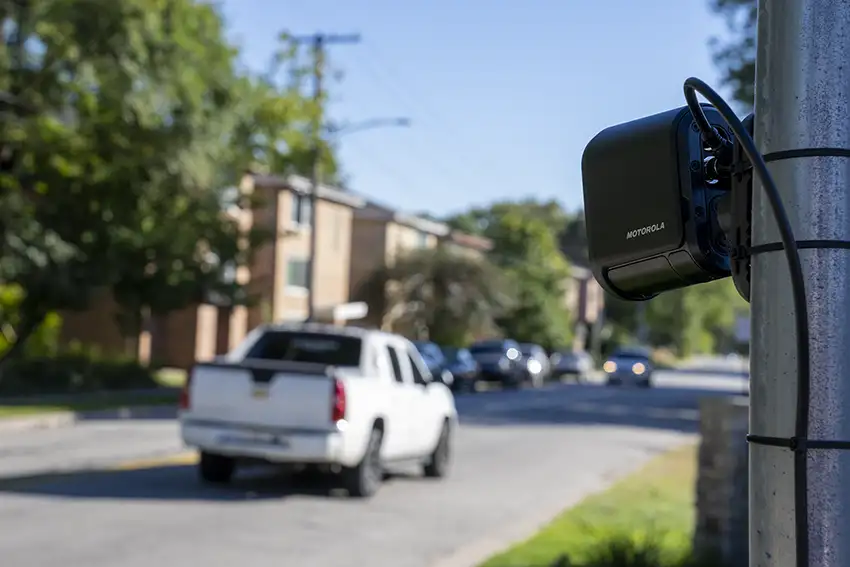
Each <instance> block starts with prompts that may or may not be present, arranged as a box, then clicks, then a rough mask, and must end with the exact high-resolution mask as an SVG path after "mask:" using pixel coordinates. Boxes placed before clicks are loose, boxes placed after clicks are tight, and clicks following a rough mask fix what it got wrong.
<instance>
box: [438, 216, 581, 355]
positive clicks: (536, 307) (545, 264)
mask: <svg viewBox="0 0 850 567" xmlns="http://www.w3.org/2000/svg"><path fill="white" fill-rule="evenodd" d="M569 220H570V217H569V215H568V214H567V213H565V212H564V211H563V209H562V208H561V206H560V205H559V204H558V203H557V202H555V201H549V202H544V203H541V202H538V201H535V200H533V199H526V200H524V201H520V202H515V203H514V202H509V201H503V202H499V203H495V204H493V205H492V206H490V207H489V208H477V209H473V210H471V211H468V212H467V213H464V214H462V215H457V216H455V217H453V218H450V219H448V221H447V222H448V223H449V224H450V225H451V226H453V227H455V228H458V229H460V230H465V231H467V232H472V233H475V234H480V235H482V236H485V237H487V238H489V239H491V240H492V241H493V252H492V253H491V255H490V256H491V258H492V261H493V262H494V263H495V264H496V265H497V266H499V267H500V268H501V269H502V270H503V271H504V272H505V273H506V275H507V276H508V277H509V278H510V279H511V281H513V289H514V292H515V293H516V297H515V300H516V301H515V305H514V307H513V308H512V309H510V310H508V311H507V312H506V313H505V314H504V315H503V316H502V317H500V318H499V320H498V322H499V326H500V327H501V329H502V330H503V332H504V333H505V334H506V335H507V336H510V337H511V338H513V339H516V340H519V341H522V342H531V343H537V344H540V345H542V346H543V347H545V348H547V349H554V348H557V347H562V346H564V345H566V344H568V343H569V342H570V338H571V335H572V321H571V315H570V313H569V311H568V308H567V305H566V303H565V285H567V283H568V279H569V264H568V262H567V260H566V258H565V257H564V256H563V254H562V253H561V250H560V247H559V242H558V239H557V235H559V234H560V233H561V232H563V230H564V229H565V227H566V226H567V224H568V221H569Z"/></svg>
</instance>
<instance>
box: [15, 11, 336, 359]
mask: <svg viewBox="0 0 850 567" xmlns="http://www.w3.org/2000/svg"><path fill="white" fill-rule="evenodd" d="M0 24H2V25H0V118H2V119H0V140H2V142H0V281H3V282H7V283H11V284H14V285H16V286H18V289H22V290H24V291H25V293H24V295H23V297H22V298H21V299H20V302H19V304H18V305H17V307H16V314H15V316H14V317H5V316H4V318H3V319H2V320H0V324H2V325H3V326H4V329H6V328H11V329H14V332H12V333H6V335H7V336H15V337H17V338H18V339H20V341H21V342H23V341H25V340H26V339H27V338H28V337H29V336H30V335H31V334H32V333H33V332H35V329H37V328H42V329H43V328H44V327H43V326H42V327H39V324H40V322H41V321H42V320H43V319H44V318H45V317H48V314H49V313H52V312H56V311H62V310H66V309H83V308H85V307H87V305H88V302H89V297H90V295H91V294H92V293H93V292H95V291H96V290H99V289H102V288H106V289H109V290H110V291H111V292H112V295H113V296H114V298H115V299H116V300H117V302H118V304H119V305H120V307H121V315H120V320H119V322H120V323H121V327H122V330H123V332H124V333H125V334H126V335H127V336H128V337H135V336H137V335H138V331H139V329H140V326H141V323H142V321H143V319H144V317H145V316H146V315H147V314H162V313H168V312H170V311H173V310H177V309H180V308H182V307H185V306H187V305H190V304H193V303H197V302H200V301H204V300H206V301H215V302H217V303H220V302H225V303H234V302H236V303H245V302H249V301H250V299H251V298H248V297H247V296H246V295H245V293H244V290H242V289H241V287H240V286H239V285H238V284H237V283H236V282H235V281H233V279H232V278H230V279H227V278H225V277H224V276H225V274H226V273H232V271H233V268H235V267H236V266H238V265H240V264H244V263H246V262H248V261H249V258H250V253H251V250H252V249H253V247H254V246H252V245H256V244H257V243H259V242H261V241H262V240H263V239H264V238H265V237H267V236H268V235H264V234H263V233H262V231H261V230H259V229H255V230H253V231H252V232H251V233H250V234H242V233H240V230H239V227H238V224H237V222H236V219H235V218H233V216H231V215H229V214H225V213H224V211H223V209H224V208H225V207H226V206H228V205H230V204H233V202H234V199H233V195H232V192H233V190H232V187H233V186H234V185H236V184H237V182H238V179H239V178H240V176H241V175H242V173H243V172H244V171H245V170H246V169H250V168H257V169H260V170H263V171H266V172H275V173H290V172H293V173H307V172H308V171H309V169H310V164H311V161H312V158H313V155H314V154H313V149H312V148H313V147H314V146H315V144H314V137H315V125H316V124H318V123H320V121H321V119H322V109H323V106H324V102H325V101H324V100H320V101H313V100H312V99H311V98H310V97H309V96H305V94H304V92H303V91H304V89H305V84H304V82H305V80H306V76H307V72H308V71H311V70H312V68H311V67H312V63H310V64H308V63H307V62H305V61H304V60H303V59H304V58H303V54H302V53H299V52H298V50H297V49H296V47H295V45H294V43H293V42H291V41H290V39H289V38H288V37H287V36H286V35H282V36H281V49H280V51H279V52H278V53H277V54H275V56H274V58H273V60H272V64H271V65H270V66H269V70H268V72H267V73H265V74H262V75H259V76H256V75H253V74H250V73H246V72H244V71H242V70H241V69H240V68H239V67H238V65H237V56H238V52H237V50H236V49H235V48H234V47H233V46H232V45H230V44H229V43H228V41H227V40H226V37H225V30H224V24H223V21H222V18H221V15H220V14H219V12H218V10H217V8H216V7H214V6H212V5H210V4H209V3H206V2H201V1H196V0H126V1H122V2H114V1H112V0H28V1H26V2H19V3H14V4H13V3H2V5H0ZM317 64H319V65H324V63H323V62H317ZM283 71H285V72H286V73H287V77H286V79H285V80H281V78H280V75H281V73H282V72H283ZM319 152H320V158H321V162H322V165H323V169H324V171H325V174H326V177H328V178H330V179H333V178H334V177H335V176H336V175H337V174H338V172H337V165H336V161H335V159H334V155H333V147H332V145H330V144H328V143H320V144H319ZM241 204H242V206H250V205H252V204H253V203H250V202H248V201H242V202H241ZM242 237H245V238H244V239H243V238H242ZM243 243H247V244H246V245H243ZM39 332H41V331H39ZM16 348H17V341H16V343H15V347H13V348H9V349H6V352H7V354H10V353H12V351H14V350H15V349H16Z"/></svg>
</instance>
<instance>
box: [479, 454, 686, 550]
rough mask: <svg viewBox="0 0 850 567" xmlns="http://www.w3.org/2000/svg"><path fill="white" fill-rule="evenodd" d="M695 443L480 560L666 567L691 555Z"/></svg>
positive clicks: (658, 459) (659, 458)
mask: <svg viewBox="0 0 850 567" xmlns="http://www.w3.org/2000/svg"><path fill="white" fill-rule="evenodd" d="M696 465H697V462H696V447H695V446H688V447H686V448H683V449H678V450H675V451H672V452H670V453H667V454H665V455H662V456H660V457H658V458H656V459H655V460H653V461H651V462H650V463H649V464H647V465H646V466H645V467H644V468H643V469H641V470H640V471H638V472H636V473H634V474H632V475H631V476H630V477H628V478H626V479H624V480H622V481H621V482H619V483H618V484H616V485H615V486H614V487H612V488H611V489H609V490H607V491H605V492H602V493H600V494H597V495H594V496H591V497H589V498H587V499H586V500H584V501H583V502H581V503H580V504H579V505H578V506H576V507H574V508H571V509H569V510H567V511H565V512H564V513H563V514H561V516H559V517H558V518H556V519H555V520H554V521H553V522H552V523H551V524H549V525H548V526H546V527H545V528H543V530H541V531H540V532H539V533H538V534H537V535H535V536H534V537H532V538H531V539H529V540H527V541H525V542H523V543H520V544H518V545H516V546H514V547H512V548H510V549H508V550H507V551H505V552H503V553H500V554H498V555H496V556H494V557H492V558H490V559H489V560H488V561H486V562H485V563H484V564H483V565H482V566H481V567H550V566H553V565H558V563H556V562H557V561H558V559H559V558H561V557H563V556H564V555H566V556H568V557H569V561H570V562H569V563H563V565H570V566H576V567H577V566H586V567H591V566H592V567H603V566H604V567H621V566H622V567H626V566H629V567H639V566H640V567H644V566H646V567H650V566H652V567H666V566H679V565H682V564H683V560H684V558H686V557H687V556H688V555H689V554H690V546H691V534H692V532H693V526H694V482H695V479H696Z"/></svg>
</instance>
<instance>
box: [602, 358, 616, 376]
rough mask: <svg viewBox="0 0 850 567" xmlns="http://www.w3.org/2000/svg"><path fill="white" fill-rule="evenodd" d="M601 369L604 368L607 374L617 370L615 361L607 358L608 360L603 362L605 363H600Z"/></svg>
mask: <svg viewBox="0 0 850 567" xmlns="http://www.w3.org/2000/svg"><path fill="white" fill-rule="evenodd" d="M602 370H604V371H605V372H607V373H608V374H611V373H612V372H616V371H617V363H616V362H614V361H613V360H608V361H606V362H605V364H603V365H602Z"/></svg>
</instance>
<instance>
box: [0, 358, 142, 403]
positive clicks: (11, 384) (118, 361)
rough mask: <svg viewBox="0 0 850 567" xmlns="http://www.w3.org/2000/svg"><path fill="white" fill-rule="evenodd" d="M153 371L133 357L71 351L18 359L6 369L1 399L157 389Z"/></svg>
mask: <svg viewBox="0 0 850 567" xmlns="http://www.w3.org/2000/svg"><path fill="white" fill-rule="evenodd" d="M156 387H158V384H157V382H156V380H155V379H154V374H153V371H152V370H151V369H149V368H145V367H142V366H140V365H139V364H138V363H137V362H136V361H135V360H133V359H132V358H126V359H123V358H110V359H103V358H99V357H94V356H92V353H91V352H86V351H77V352H75V351H73V350H72V351H69V352H65V353H61V354H59V355H57V356H52V357H45V356H42V357H32V358H29V357H27V358H19V359H15V360H13V361H11V362H10V363H9V364H8V365H7V366H6V367H5V368H4V370H3V380H0V396H36V395H52V394H77V393H86V392H102V391H121V390H136V389H148V388H156Z"/></svg>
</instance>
